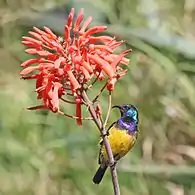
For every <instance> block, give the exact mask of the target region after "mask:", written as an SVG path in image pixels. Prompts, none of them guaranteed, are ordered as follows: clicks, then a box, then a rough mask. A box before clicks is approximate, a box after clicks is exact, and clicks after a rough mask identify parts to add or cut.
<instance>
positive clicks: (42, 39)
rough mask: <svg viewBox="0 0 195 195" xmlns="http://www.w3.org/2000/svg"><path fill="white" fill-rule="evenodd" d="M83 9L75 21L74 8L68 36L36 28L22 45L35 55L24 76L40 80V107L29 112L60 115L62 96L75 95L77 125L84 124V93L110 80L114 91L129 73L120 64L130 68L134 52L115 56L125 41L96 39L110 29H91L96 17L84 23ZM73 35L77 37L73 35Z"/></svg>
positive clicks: (68, 21) (67, 32)
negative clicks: (36, 110)
mask: <svg viewBox="0 0 195 195" xmlns="http://www.w3.org/2000/svg"><path fill="white" fill-rule="evenodd" d="M83 12H84V10H83V9H81V10H80V12H79V14H78V16H77V18H76V19H75V22H74V23H73V18H74V9H72V10H71V12H70V14H69V16H68V20H67V23H66V25H65V28H64V37H63V38H62V37H58V36H57V35H55V34H54V33H53V32H52V31H51V30H50V29H49V28H47V27H44V30H40V29H38V28H36V27H34V28H33V30H34V31H30V32H29V34H30V35H31V36H32V37H26V36H24V37H23V41H22V43H23V44H24V45H25V46H27V47H29V49H26V50H25V51H26V53H28V54H31V55H35V56H36V57H35V58H33V59H29V60H27V61H25V62H23V63H22V64H21V66H22V67H23V68H24V69H23V70H22V71H21V72H20V74H21V75H22V78H23V79H35V80H36V89H35V91H36V93H37V99H40V100H42V102H43V103H42V104H41V105H39V106H35V107H31V108H29V109H49V110H51V111H52V112H60V99H62V96H67V97H69V96H72V97H73V101H74V103H75V104H76V117H77V123H78V124H79V125H81V105H82V104H83V102H82V97H81V94H82V90H84V89H85V88H86V86H88V85H90V83H92V82H93V81H94V79H95V80H97V81H102V80H105V79H106V80H107V89H108V90H110V91H112V90H113V89H114V86H115V84H116V82H117V80H118V79H119V78H120V77H121V76H123V75H124V74H125V73H126V71H125V70H123V69H122V68H121V67H119V64H120V63H121V64H125V65H127V64H128V63H129V60H128V59H127V58H125V55H127V54H128V53H129V52H130V50H127V51H124V52H122V53H121V54H119V55H117V54H113V50H114V49H116V48H117V47H118V46H120V45H121V44H122V43H123V41H116V39H115V37H110V36H95V34H96V33H100V32H103V31H105V30H106V28H107V27H106V26H94V27H91V28H89V29H87V27H88V25H89V24H90V22H91V20H92V17H89V18H88V19H86V21H84V22H83V18H84V16H83ZM71 34H73V35H72V36H71Z"/></svg>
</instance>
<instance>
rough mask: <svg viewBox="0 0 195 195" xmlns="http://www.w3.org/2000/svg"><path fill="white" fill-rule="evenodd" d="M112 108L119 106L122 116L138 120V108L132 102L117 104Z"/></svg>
mask: <svg viewBox="0 0 195 195" xmlns="http://www.w3.org/2000/svg"><path fill="white" fill-rule="evenodd" d="M112 108H118V109H119V110H120V113H121V117H129V118H131V119H133V120H135V121H138V110H137V108H136V107H135V106H133V105H131V104H122V105H116V106H113V107H112Z"/></svg>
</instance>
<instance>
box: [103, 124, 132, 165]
mask: <svg viewBox="0 0 195 195" xmlns="http://www.w3.org/2000/svg"><path fill="white" fill-rule="evenodd" d="M108 140H109V142H110V146H111V149H112V153H113V156H114V157H115V160H118V159H120V158H121V157H123V156H124V155H125V154H127V152H128V151H129V150H130V149H131V148H132V147H133V146H134V144H135V141H136V136H132V135H129V134H128V133H127V132H126V131H125V130H118V129H116V128H115V127H113V128H111V129H110V130H109V135H108ZM102 161H104V162H107V161H108V156H107V153H106V150H105V146H102V148H101V151H100V162H102Z"/></svg>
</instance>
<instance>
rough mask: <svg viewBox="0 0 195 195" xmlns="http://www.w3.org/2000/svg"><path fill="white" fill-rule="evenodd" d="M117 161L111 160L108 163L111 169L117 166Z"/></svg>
mask: <svg viewBox="0 0 195 195" xmlns="http://www.w3.org/2000/svg"><path fill="white" fill-rule="evenodd" d="M116 163H117V161H116V160H114V161H113V162H110V163H109V164H108V166H109V167H110V168H111V169H114V168H115V166H116Z"/></svg>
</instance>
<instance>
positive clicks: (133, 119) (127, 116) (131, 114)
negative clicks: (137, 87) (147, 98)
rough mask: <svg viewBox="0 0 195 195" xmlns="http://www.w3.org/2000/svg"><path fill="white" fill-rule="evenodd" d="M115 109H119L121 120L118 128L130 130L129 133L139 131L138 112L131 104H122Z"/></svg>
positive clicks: (118, 122)
mask: <svg viewBox="0 0 195 195" xmlns="http://www.w3.org/2000/svg"><path fill="white" fill-rule="evenodd" d="M113 108H119V110H120V113H121V118H120V119H119V120H118V121H117V126H118V127H119V128H120V129H124V130H128V132H129V133H134V132H136V131H138V122H139V116H138V110H137V108H136V107H135V106H133V105H131V104H122V105H118V106H113Z"/></svg>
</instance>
